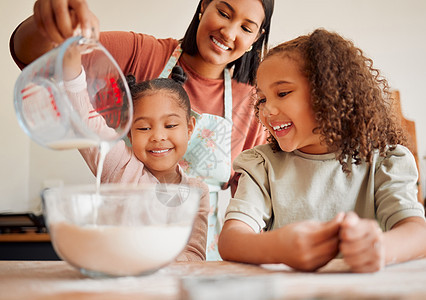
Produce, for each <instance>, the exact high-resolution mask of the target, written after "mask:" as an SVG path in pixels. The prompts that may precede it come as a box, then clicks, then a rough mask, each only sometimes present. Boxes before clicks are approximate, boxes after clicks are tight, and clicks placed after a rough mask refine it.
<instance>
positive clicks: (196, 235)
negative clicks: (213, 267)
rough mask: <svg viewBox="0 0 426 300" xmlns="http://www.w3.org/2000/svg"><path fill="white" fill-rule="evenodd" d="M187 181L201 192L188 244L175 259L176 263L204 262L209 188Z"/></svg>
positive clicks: (193, 180)
mask: <svg viewBox="0 0 426 300" xmlns="http://www.w3.org/2000/svg"><path fill="white" fill-rule="evenodd" d="M189 180H190V185H191V186H194V187H197V188H199V189H200V190H201V191H202V195H201V199H200V208H199V209H198V213H197V216H196V217H195V220H194V226H193V230H192V233H191V236H190V237H189V241H188V244H187V245H186V247H185V249H184V250H183V251H182V253H181V254H180V255H179V256H178V257H177V258H176V261H204V260H206V244H207V229H208V215H209V210H210V201H209V188H208V187H207V185H206V184H205V183H204V182H202V181H198V179H194V178H190V179H189Z"/></svg>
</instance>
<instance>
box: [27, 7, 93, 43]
mask: <svg viewBox="0 0 426 300" xmlns="http://www.w3.org/2000/svg"><path fill="white" fill-rule="evenodd" d="M34 20H35V22H36V26H37V28H38V30H39V32H40V33H41V34H42V35H44V36H45V37H46V38H47V39H49V40H50V41H51V42H52V43H54V44H61V43H62V42H63V41H64V40H66V39H67V38H69V37H72V36H74V35H77V34H81V35H83V36H85V37H87V38H90V37H92V38H95V39H96V40H97V39H98V38H99V21H98V19H97V17H96V16H95V15H94V14H93V13H92V12H91V11H90V10H89V7H88V5H87V2H86V1H85V0H37V1H36V2H35V4H34Z"/></svg>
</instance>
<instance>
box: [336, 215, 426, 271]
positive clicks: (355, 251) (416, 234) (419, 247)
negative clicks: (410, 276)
mask: <svg viewBox="0 0 426 300" xmlns="http://www.w3.org/2000/svg"><path fill="white" fill-rule="evenodd" d="M340 238H341V244H340V251H341V252H342V254H343V257H344V259H345V262H346V263H347V264H348V265H349V266H350V267H351V269H352V271H354V272H374V271H378V270H380V269H381V268H383V267H384V266H385V265H388V264H392V263H400V262H404V261H408V260H412V259H416V258H421V257H425V256H426V222H425V220H424V219H422V218H420V217H409V218H406V219H404V220H402V221H399V222H398V223H397V224H395V225H394V226H393V227H392V229H391V230H389V231H387V232H385V233H383V232H382V230H381V229H380V228H379V226H378V224H377V222H376V221H375V220H370V219H360V218H359V217H358V216H357V215H356V214H355V213H348V214H347V216H346V217H345V219H344V220H343V222H342V228H341V231H340Z"/></svg>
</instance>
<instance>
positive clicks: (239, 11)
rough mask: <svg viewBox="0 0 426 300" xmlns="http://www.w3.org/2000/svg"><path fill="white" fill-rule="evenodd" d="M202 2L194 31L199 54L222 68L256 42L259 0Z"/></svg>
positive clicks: (260, 14) (261, 14) (260, 15)
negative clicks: (195, 30)
mask: <svg viewBox="0 0 426 300" xmlns="http://www.w3.org/2000/svg"><path fill="white" fill-rule="evenodd" d="M207 2H208V1H203V4H202V9H201V12H202V17H201V20H200V25H199V27H198V31H197V47H198V50H199V57H200V58H202V60H203V61H204V62H206V63H209V64H213V65H217V66H220V67H221V68H222V69H223V68H224V67H225V66H226V65H227V64H228V63H230V62H232V61H234V60H236V59H238V58H240V57H241V56H242V55H243V54H244V53H245V51H246V50H247V49H249V48H250V46H251V45H252V44H253V43H254V42H255V41H256V39H257V38H258V36H259V32H260V28H261V25H262V22H263V19H264V18H265V14H264V9H263V5H262V2H261V1H260V0H225V1H220V0H213V1H211V2H210V3H207Z"/></svg>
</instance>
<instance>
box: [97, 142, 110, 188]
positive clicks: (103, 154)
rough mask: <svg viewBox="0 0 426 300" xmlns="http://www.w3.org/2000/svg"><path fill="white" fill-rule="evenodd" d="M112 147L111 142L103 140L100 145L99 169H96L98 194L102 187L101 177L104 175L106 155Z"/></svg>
mask: <svg viewBox="0 0 426 300" xmlns="http://www.w3.org/2000/svg"><path fill="white" fill-rule="evenodd" d="M110 149H111V144H109V143H108V142H101V143H100V145H99V161H98V169H97V170H96V192H97V193H98V194H99V191H100V188H101V177H102V171H103V169H104V162H105V157H106V156H107V154H108V152H109V150H110Z"/></svg>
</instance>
